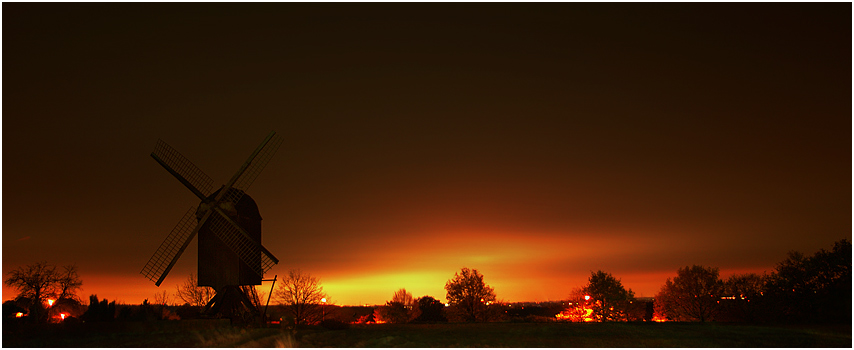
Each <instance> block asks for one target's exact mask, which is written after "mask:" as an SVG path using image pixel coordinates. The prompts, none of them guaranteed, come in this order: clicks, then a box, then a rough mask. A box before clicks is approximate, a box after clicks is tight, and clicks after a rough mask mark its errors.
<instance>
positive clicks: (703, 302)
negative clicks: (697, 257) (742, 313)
mask: <svg viewBox="0 0 854 350" xmlns="http://www.w3.org/2000/svg"><path fill="white" fill-rule="evenodd" d="M718 275H719V272H718V268H716V267H709V268H706V267H703V266H698V265H694V266H691V267H688V266H686V267H685V268H680V269H679V271H677V276H676V277H675V278H673V279H670V278H668V279H667V282H665V284H664V286H663V287H661V290H660V291H659V292H658V294H657V295H656V296H655V304H656V306H655V307H656V309H657V310H658V311H657V313H658V314H659V315H664V316H665V317H666V318H667V319H670V320H674V321H700V322H705V321H710V320H712V319H713V318H714V316H715V315H717V313H718V311H719V308H718V305H719V303H718V301H720V297H721V293H722V292H723V282H722V281H721V280H720V279H719V278H718Z"/></svg>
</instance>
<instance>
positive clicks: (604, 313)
mask: <svg viewBox="0 0 854 350" xmlns="http://www.w3.org/2000/svg"><path fill="white" fill-rule="evenodd" d="M582 291H583V292H584V294H585V295H589V296H590V305H591V309H593V318H594V319H595V320H597V321H599V322H610V321H626V313H627V310H628V307H629V303H630V302H631V301H633V300H634V298H635V293H634V292H632V290H631V289H629V290H626V288H624V287H623V284H622V283H621V282H620V280H618V279H616V278H614V276H612V275H611V274H610V273H605V272H603V271H601V270H600V271H597V272H593V273H591V274H590V278H589V279H588V282H587V285H585V286H584V287H583V289H582Z"/></svg>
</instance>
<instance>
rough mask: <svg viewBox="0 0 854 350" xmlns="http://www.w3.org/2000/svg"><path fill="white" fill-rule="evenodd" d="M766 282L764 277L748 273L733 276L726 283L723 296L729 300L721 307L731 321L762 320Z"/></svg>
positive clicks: (724, 301)
mask: <svg viewBox="0 0 854 350" xmlns="http://www.w3.org/2000/svg"><path fill="white" fill-rule="evenodd" d="M765 281H766V276H764V275H758V274H755V273H746V274H740V275H732V276H730V277H729V278H728V279H727V280H726V282H724V291H723V294H724V295H725V296H726V297H727V298H728V299H725V300H723V301H722V303H721V305H722V306H723V311H724V312H725V313H726V315H727V316H729V320H730V321H743V322H754V321H759V320H760V318H761V316H762V313H763V310H764V306H765V303H763V301H764V299H765V297H764V291H765ZM729 298H731V299H729Z"/></svg>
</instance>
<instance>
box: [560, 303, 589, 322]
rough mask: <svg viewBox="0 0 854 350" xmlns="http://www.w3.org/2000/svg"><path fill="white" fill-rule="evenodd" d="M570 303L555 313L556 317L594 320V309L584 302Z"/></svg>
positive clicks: (585, 320) (573, 320) (581, 320)
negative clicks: (564, 308)
mask: <svg viewBox="0 0 854 350" xmlns="http://www.w3.org/2000/svg"><path fill="white" fill-rule="evenodd" d="M569 304H570V307H568V308H567V309H566V310H563V311H561V312H560V313H559V314H557V315H555V318H557V319H559V320H566V321H570V322H593V309H591V308H589V307H587V306H586V305H582V304H575V306H572V303H569Z"/></svg>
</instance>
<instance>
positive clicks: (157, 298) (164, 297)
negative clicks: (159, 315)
mask: <svg viewBox="0 0 854 350" xmlns="http://www.w3.org/2000/svg"><path fill="white" fill-rule="evenodd" d="M171 299H172V298H171V297H170V296H169V293H167V292H166V291H165V290H164V291H160V292H157V293H154V305H162V306H167V305H169V303H170V302H171V301H172V300H171Z"/></svg>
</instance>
